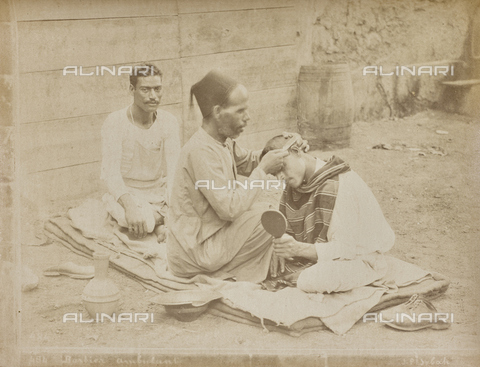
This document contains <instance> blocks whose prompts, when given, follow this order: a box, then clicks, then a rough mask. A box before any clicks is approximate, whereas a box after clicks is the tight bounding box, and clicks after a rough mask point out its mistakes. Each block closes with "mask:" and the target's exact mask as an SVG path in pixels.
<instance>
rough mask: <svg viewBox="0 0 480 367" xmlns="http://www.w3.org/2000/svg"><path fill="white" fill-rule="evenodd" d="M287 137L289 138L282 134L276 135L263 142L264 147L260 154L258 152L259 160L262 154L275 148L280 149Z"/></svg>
mask: <svg viewBox="0 0 480 367" xmlns="http://www.w3.org/2000/svg"><path fill="white" fill-rule="evenodd" d="M289 139H290V138H286V137H284V136H283V135H277V136H274V137H273V138H271V139H270V140H269V141H267V144H265V148H263V150H262V154H260V160H262V158H263V156H264V155H265V154H267V153H268V152H269V151H271V150H275V149H282V148H283V146H284V145H285V143H286V142H287V141H288V140H289Z"/></svg>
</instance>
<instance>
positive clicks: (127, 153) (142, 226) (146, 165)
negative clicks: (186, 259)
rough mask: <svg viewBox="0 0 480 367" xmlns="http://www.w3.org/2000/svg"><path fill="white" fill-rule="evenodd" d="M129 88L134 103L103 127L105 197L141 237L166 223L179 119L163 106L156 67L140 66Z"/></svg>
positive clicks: (109, 208) (111, 210)
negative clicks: (160, 107)
mask: <svg viewBox="0 0 480 367" xmlns="http://www.w3.org/2000/svg"><path fill="white" fill-rule="evenodd" d="M129 91H130V94H131V95H132V97H133V103H132V104H131V105H129V106H127V107H125V108H123V109H121V110H119V111H115V112H113V113H111V114H110V115H108V117H107V119H106V120H105V123H104V124H103V127H102V172H101V178H102V180H103V181H104V182H105V183H106V186H107V189H108V193H106V194H105V195H104V196H103V201H104V203H105V205H106V208H107V211H108V212H109V213H110V214H111V215H112V217H113V218H115V219H116V221H117V222H118V224H119V225H120V226H121V227H125V228H128V231H129V233H130V234H132V235H133V236H135V237H137V238H142V237H145V236H146V235H147V233H151V232H153V231H154V230H155V228H157V229H158V228H160V226H161V225H162V224H163V223H164V218H165V215H166V211H167V203H168V196H169V192H170V190H171V187H172V185H171V181H172V179H173V175H174V171H175V164H176V162H177V160H178V155H179V153H180V139H179V133H178V123H177V120H176V118H175V117H174V116H173V115H172V114H170V113H169V112H167V111H163V110H161V109H159V108H158V107H159V105H160V100H161V98H162V93H163V89H162V73H161V71H160V70H159V69H158V68H157V67H156V66H154V65H150V64H146V65H140V66H135V67H134V68H133V70H132V73H131V75H130V87H129ZM157 235H159V236H160V235H161V234H160V231H158V233H157ZM159 240H160V238H159Z"/></svg>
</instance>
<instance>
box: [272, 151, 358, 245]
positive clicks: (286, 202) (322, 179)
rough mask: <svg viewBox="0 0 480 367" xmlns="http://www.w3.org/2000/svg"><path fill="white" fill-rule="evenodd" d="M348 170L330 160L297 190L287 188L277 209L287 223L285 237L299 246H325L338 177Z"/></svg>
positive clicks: (342, 163) (339, 162) (346, 166)
mask: <svg viewBox="0 0 480 367" xmlns="http://www.w3.org/2000/svg"><path fill="white" fill-rule="evenodd" d="M349 170H350V167H349V165H348V164H347V163H345V162H344V161H343V160H342V159H340V158H338V157H335V156H333V157H332V158H330V160H329V161H328V162H327V163H326V164H325V165H324V166H323V167H322V168H320V169H319V170H318V171H317V172H315V174H314V175H313V176H312V177H311V178H310V180H309V181H308V182H307V183H306V184H303V185H302V186H300V187H298V188H297V189H293V188H291V187H288V186H287V188H286V189H285V191H284V192H283V195H282V198H281V200H280V208H279V209H280V211H281V212H282V213H283V214H284V215H285V217H286V218H287V221H288V227H287V234H289V235H291V236H292V237H294V238H295V239H296V240H297V241H301V242H306V243H315V242H327V232H328V227H329V226H330V221H331V219H332V213H333V208H334V207H335V200H336V198H337V192H338V186H339V179H338V175H339V174H340V173H343V172H347V171H349Z"/></svg>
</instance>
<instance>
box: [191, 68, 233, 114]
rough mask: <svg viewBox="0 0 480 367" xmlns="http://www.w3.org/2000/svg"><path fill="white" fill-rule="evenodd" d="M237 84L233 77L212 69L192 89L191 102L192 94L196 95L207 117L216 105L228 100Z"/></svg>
mask: <svg viewBox="0 0 480 367" xmlns="http://www.w3.org/2000/svg"><path fill="white" fill-rule="evenodd" d="M237 85H238V83H237V82H236V81H235V80H233V79H232V78H230V77H228V76H226V75H224V74H222V73H220V72H219V71H218V70H211V71H210V72H209V73H208V74H207V75H205V76H204V77H203V79H202V80H200V81H199V82H198V83H196V84H194V85H193V86H192V88H191V89H190V103H191V102H192V95H195V98H196V99H197V103H198V106H199V107H200V110H201V111H202V115H203V117H204V118H205V117H207V116H208V115H210V114H211V113H212V109H213V107H214V106H217V105H221V104H222V103H224V102H225V101H226V100H227V98H228V96H229V95H230V93H231V92H232V91H233V90H234V89H235V87H236V86H237Z"/></svg>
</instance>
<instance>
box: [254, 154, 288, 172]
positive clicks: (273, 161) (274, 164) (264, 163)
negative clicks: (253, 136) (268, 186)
mask: <svg viewBox="0 0 480 367" xmlns="http://www.w3.org/2000/svg"><path fill="white" fill-rule="evenodd" d="M287 155H288V151H284V150H283V149H275V150H271V151H269V152H268V153H267V154H265V155H264V156H263V158H262V160H261V161H260V163H259V164H258V167H260V168H261V169H263V170H264V171H265V173H266V174H272V175H275V174H277V173H278V172H280V171H281V170H282V168H283V157H286V156H287Z"/></svg>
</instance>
